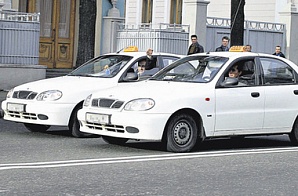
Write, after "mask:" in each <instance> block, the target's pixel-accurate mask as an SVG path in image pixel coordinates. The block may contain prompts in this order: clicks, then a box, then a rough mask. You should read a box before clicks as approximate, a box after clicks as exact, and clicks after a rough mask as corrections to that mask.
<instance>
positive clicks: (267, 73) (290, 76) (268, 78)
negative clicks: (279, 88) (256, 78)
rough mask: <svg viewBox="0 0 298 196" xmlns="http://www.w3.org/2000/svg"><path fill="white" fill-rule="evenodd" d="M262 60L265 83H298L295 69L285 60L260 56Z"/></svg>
mask: <svg viewBox="0 0 298 196" xmlns="http://www.w3.org/2000/svg"><path fill="white" fill-rule="evenodd" d="M260 61H261V64H262V69H263V73H264V84H265V85H266V84H267V85H271V84H291V83H296V81H295V76H294V75H295V74H294V73H295V72H294V70H293V69H292V68H291V67H290V66H289V65H288V64H286V63H285V62H283V61H281V60H278V59H269V58H260Z"/></svg>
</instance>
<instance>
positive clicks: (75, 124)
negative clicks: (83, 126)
mask: <svg viewBox="0 0 298 196" xmlns="http://www.w3.org/2000/svg"><path fill="white" fill-rule="evenodd" d="M81 108H82V106H77V107H76V108H75V109H74V111H73V113H72V115H71V117H70V121H69V125H68V128H69V130H70V131H71V134H72V136H73V137H77V138H87V137H91V136H93V134H91V133H84V132H81V131H80V123H79V120H78V118H77V114H78V111H79V109H81Z"/></svg>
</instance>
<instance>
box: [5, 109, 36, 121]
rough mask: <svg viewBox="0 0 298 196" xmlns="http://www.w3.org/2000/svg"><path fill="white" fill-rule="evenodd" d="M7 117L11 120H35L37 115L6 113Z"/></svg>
mask: <svg viewBox="0 0 298 196" xmlns="http://www.w3.org/2000/svg"><path fill="white" fill-rule="evenodd" d="M7 115H9V116H10V117H12V118H21V119H30V120H37V115H36V114H34V113H28V112H13V111H7Z"/></svg>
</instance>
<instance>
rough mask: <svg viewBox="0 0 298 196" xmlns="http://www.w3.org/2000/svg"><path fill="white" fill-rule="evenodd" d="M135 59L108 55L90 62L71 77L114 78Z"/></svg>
mask: <svg viewBox="0 0 298 196" xmlns="http://www.w3.org/2000/svg"><path fill="white" fill-rule="evenodd" d="M132 58H133V57H131V56H124V55H106V56H101V57H98V58H95V59H92V60H90V61H88V62H87V63H85V64H83V65H82V66H80V67H79V68H77V69H75V70H74V71H72V72H71V73H69V74H68V75H69V76H86V77H103V78H112V77H114V76H115V75H117V74H118V73H119V71H120V70H121V69H122V67H124V66H125V65H126V63H127V62H128V61H129V60H131V59H132Z"/></svg>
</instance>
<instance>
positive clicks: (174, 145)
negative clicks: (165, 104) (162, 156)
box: [166, 114, 198, 152]
mask: <svg viewBox="0 0 298 196" xmlns="http://www.w3.org/2000/svg"><path fill="white" fill-rule="evenodd" d="M166 133H167V140H166V142H167V144H166V147H167V150H168V151H170V152H189V151H191V150H192V149H193V148H194V147H195V145H196V143H197V140H198V126H197V124H196V122H195V120H194V119H193V118H192V117H191V116H190V115H187V114H179V115H176V116H174V117H173V118H171V120H170V121H169V123H168V125H167V127H166Z"/></svg>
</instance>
